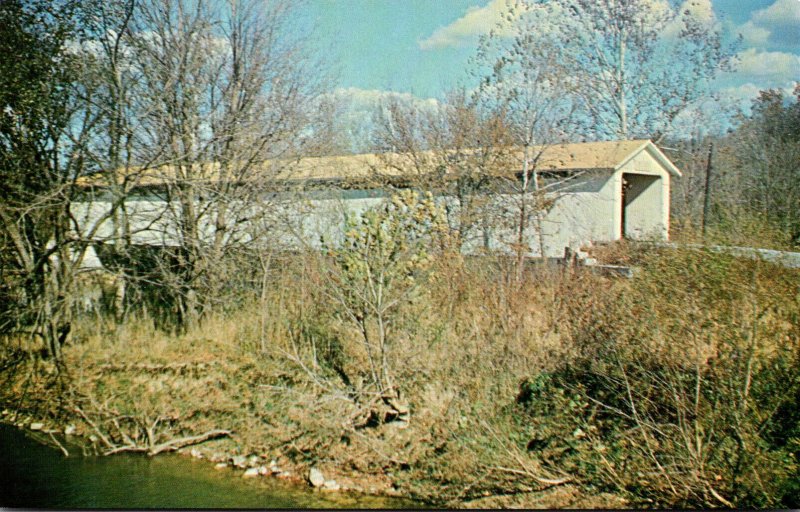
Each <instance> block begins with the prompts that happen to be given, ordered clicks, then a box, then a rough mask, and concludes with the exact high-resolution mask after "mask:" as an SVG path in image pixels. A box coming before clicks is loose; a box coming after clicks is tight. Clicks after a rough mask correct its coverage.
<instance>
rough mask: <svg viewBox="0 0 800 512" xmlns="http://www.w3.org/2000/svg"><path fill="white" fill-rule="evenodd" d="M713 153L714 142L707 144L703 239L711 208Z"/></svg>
mask: <svg viewBox="0 0 800 512" xmlns="http://www.w3.org/2000/svg"><path fill="white" fill-rule="evenodd" d="M713 155H714V143H713V142H712V143H711V144H709V145H708V163H707V164H706V189H705V193H704V194H703V240H705V238H706V227H707V226H708V214H709V210H711V171H712V164H711V161H712V157H713Z"/></svg>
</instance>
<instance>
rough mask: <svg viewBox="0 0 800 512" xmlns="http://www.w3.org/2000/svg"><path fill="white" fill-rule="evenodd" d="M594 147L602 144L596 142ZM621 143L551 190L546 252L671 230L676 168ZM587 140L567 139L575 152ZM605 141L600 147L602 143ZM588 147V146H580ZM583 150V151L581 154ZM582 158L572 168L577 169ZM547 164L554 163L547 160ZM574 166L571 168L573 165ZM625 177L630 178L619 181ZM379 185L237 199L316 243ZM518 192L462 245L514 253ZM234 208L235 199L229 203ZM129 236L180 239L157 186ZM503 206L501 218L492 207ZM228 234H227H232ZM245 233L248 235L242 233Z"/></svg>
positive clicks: (282, 234)
mask: <svg viewBox="0 0 800 512" xmlns="http://www.w3.org/2000/svg"><path fill="white" fill-rule="evenodd" d="M593 144H595V147H599V145H602V144H612V143H593ZM624 144H628V146H626V147H631V148H633V149H631V150H626V152H625V153H624V154H623V155H622V156H621V157H620V158H621V160H620V161H617V162H605V161H604V162H603V163H602V165H601V164H600V163H598V164H597V165H596V166H595V168H590V169H589V170H585V168H584V170H582V171H580V172H576V173H575V175H576V176H577V177H575V178H574V179H572V180H569V181H568V182H567V183H566V184H565V185H563V186H561V187H560V190H557V189H556V190H555V191H554V192H552V193H551V194H549V198H550V199H552V200H553V201H552V203H551V206H550V208H549V210H548V211H547V212H546V214H545V215H544V216H543V221H542V230H543V235H544V236H543V239H544V240H543V241H544V256H546V257H560V256H563V254H564V248H565V247H568V246H569V247H573V248H575V247H578V246H582V245H586V244H588V243H591V242H604V241H613V240H618V239H620V238H621V237H626V238H632V239H639V240H641V239H649V240H660V241H664V240H667V239H668V233H669V193H670V178H671V176H673V175H674V176H680V171H678V170H677V169H676V168H675V167H674V166H673V165H672V164H671V163H670V162H669V161H668V160H666V157H664V155H663V154H662V153H660V151H659V150H658V149H657V148H656V147H655V146H654V145H653V144H652V143H650V142H649V141H629V142H625V143H624ZM586 146H587V145H570V146H569V148H567V149H568V150H567V151H566V153H565V154H568V155H569V154H570V153H569V151H572V149H570V148H577V149H575V150H574V151H575V154H577V153H578V152H579V151H580V150H581V148H585V147H586ZM601 149H602V148H601ZM584 151H585V149H584ZM583 158H585V156H584V157H583ZM579 164H580V162H578V163H573V167H572V168H571V169H573V170H574V169H576V168H577V169H580V167H579ZM551 169H557V168H555V167H551ZM570 172H572V171H570ZM623 183H627V186H625V187H623ZM384 196H385V194H384V193H383V192H382V191H380V190H337V189H333V188H332V189H327V190H324V191H312V192H306V193H300V194H291V195H290V194H285V195H282V194H275V195H273V196H272V197H270V198H268V199H267V198H265V200H264V201H263V202H259V203H258V204H252V205H249V206H248V205H242V204H239V205H238V206H239V208H240V209H241V210H247V211H246V212H245V213H246V214H247V215H246V216H247V217H248V218H251V219H254V218H257V219H259V220H258V222H260V223H261V222H263V223H264V224H263V225H264V226H265V227H266V232H267V233H268V237H267V240H268V242H266V243H268V244H269V245H270V246H275V247H281V248H303V247H307V248H319V247H320V244H321V240H323V239H324V240H325V241H327V242H328V243H333V244H335V243H337V242H338V241H339V240H341V237H342V231H343V230H342V228H343V225H344V219H345V217H346V215H348V214H349V215H360V214H362V213H363V212H364V211H366V210H367V209H369V208H373V207H376V206H378V205H380V204H381V203H382V202H383V201H384ZM437 200H438V201H441V202H446V203H448V206H449V207H450V209H451V210H453V209H457V207H458V204H457V200H456V198H454V197H439V198H438V199H437ZM515 201H516V198H515V197H514V196H511V195H504V194H496V195H494V196H493V197H492V199H491V200H490V201H489V203H490V205H489V207H488V211H490V212H492V213H491V214H490V215H489V216H488V217H487V219H488V222H486V223H485V225H486V226H487V227H488V230H487V231H484V230H483V228H482V227H481V226H480V223H479V225H477V226H476V227H475V228H473V230H472V231H471V232H470V233H468V234H467V235H468V236H467V237H465V243H464V247H463V250H464V252H466V253H476V252H478V251H481V250H483V248H484V247H487V246H488V247H487V248H488V249H489V250H491V251H498V252H507V253H513V252H514V251H513V249H512V248H513V247H514V244H515V243H516V231H515V229H514V226H515V225H516V222H517V221H518V220H517V219H518V212H515V209H516V208H515ZM233 206H234V209H236V208H235V206H236V205H233ZM109 207H110V203H109V202H108V201H107V200H106V201H103V200H98V201H95V202H91V203H89V202H87V203H82V204H80V203H79V204H76V205H75V213H76V214H77V218H78V219H80V222H81V223H82V224H83V225H84V226H86V227H90V226H92V225H93V223H95V222H96V221H97V220H98V219H100V218H101V216H102V215H103V214H105V213H106V212H107V211H108V208H109ZM126 210H127V212H128V215H129V218H130V224H131V232H132V241H133V243H134V244H142V245H160V246H174V245H178V244H179V236H180V234H179V231H178V230H177V229H176V228H177V225H178V224H177V222H176V219H177V216H176V215H177V212H179V211H180V209H179V208H178V205H177V204H172V205H170V204H167V203H166V202H165V201H164V200H162V199H160V198H158V196H157V195H155V194H152V193H151V194H150V195H144V194H143V195H140V196H138V197H137V196H134V197H132V198H131V199H129V200H128V201H127V202H126ZM500 211H505V215H504V216H502V217H500V218H498V216H497V212H500ZM235 222H236V219H231V223H232V224H231V226H230V228H231V229H230V230H229V232H230V233H239V234H241V233H242V232H246V231H247V230H248V226H247V223H246V222H245V223H239V224H237V225H236V226H234V225H233V224H234V223H235ZM112 226H113V224H112V220H111V219H107V220H106V221H105V222H104V223H103V225H102V227H101V229H100V230H98V232H97V234H96V236H95V238H96V239H97V240H98V241H105V242H109V243H113V240H112V239H111V236H112ZM537 226H538V223H537V221H536V218H535V216H533V215H532V216H531V217H530V221H529V223H528V229H527V230H526V233H525V239H526V244H527V246H528V248H529V252H528V254H529V255H530V256H539V255H540V252H541V251H540V246H539V235H538V231H537ZM201 230H202V232H203V234H204V236H205V237H208V239H209V240H210V239H211V237H212V236H213V215H209V216H208V221H207V222H206V223H205V224H204V225H203V226H201ZM229 236H231V235H229ZM242 240H243V241H247V240H248V239H247V236H246V235H245V237H244V238H243V239H242Z"/></svg>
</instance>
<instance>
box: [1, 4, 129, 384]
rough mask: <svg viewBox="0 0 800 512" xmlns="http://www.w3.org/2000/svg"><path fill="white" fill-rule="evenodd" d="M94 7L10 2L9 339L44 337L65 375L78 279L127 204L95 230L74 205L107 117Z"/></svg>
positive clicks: (5, 215)
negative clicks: (93, 64)
mask: <svg viewBox="0 0 800 512" xmlns="http://www.w3.org/2000/svg"><path fill="white" fill-rule="evenodd" d="M94 7H95V4H87V3H83V4H79V3H77V2H66V3H61V4H55V5H51V4H49V3H48V2H28V3H22V2H6V3H3V4H2V6H0V16H2V18H3V22H2V24H1V25H2V27H3V30H4V33H3V37H2V38H0V39H1V40H2V44H3V45H4V46H5V47H4V48H3V49H2V51H3V53H4V54H5V55H17V56H18V58H15V59H3V62H2V72H0V75H2V77H3V84H2V87H0V89H2V99H1V100H0V103H2V108H3V114H2V121H1V122H0V123H1V128H0V162H1V163H0V169H2V171H0V172H2V179H0V183H2V197H3V200H2V202H0V220H2V223H0V240H2V244H3V245H2V252H1V253H0V278H1V279H2V287H3V295H4V296H5V297H4V298H5V299H7V300H4V301H2V303H3V306H2V310H0V315H2V318H1V319H0V331H2V332H3V333H5V334H8V333H11V334H17V335H19V334H20V333H28V334H30V335H31V336H34V337H38V338H41V339H42V340H43V341H44V343H45V346H46V348H47V352H48V353H49V355H50V356H51V357H52V358H53V359H54V360H55V362H56V363H57V368H59V369H60V368H61V367H62V363H63V361H62V358H61V346H62V345H63V343H64V342H65V341H66V340H67V338H68V336H69V333H70V331H71V327H72V318H73V312H74V306H75V301H76V293H75V290H76V281H77V277H78V274H79V272H80V271H81V268H82V262H83V260H84V258H85V256H86V251H87V249H88V247H89V245H90V241H91V240H92V239H93V237H94V236H95V235H96V234H97V233H98V230H99V229H100V226H101V225H102V223H103V222H104V221H105V220H107V219H109V218H110V217H111V216H113V214H114V212H115V210H116V208H117V207H118V206H119V204H120V201H114V202H112V206H111V208H110V209H109V210H108V211H106V212H104V213H103V214H102V215H100V216H99V217H98V218H96V219H95V220H94V222H91V223H82V222H80V219H79V214H78V213H79V212H78V210H76V207H75V203H76V201H78V200H79V199H81V196H82V191H81V190H80V187H77V186H76V184H77V182H78V181H79V180H80V179H81V178H82V176H83V175H84V174H86V173H88V172H92V171H96V170H97V166H96V163H95V162H94V161H93V159H92V158H91V151H90V146H91V144H92V141H93V140H94V139H95V137H97V134H98V132H99V131H101V130H102V129H103V127H104V123H105V122H106V120H107V119H108V118H107V115H106V114H107V113H106V112H104V111H102V110H100V109H96V108H94V102H95V100H97V99H98V98H99V97H100V96H101V93H100V92H99V89H100V88H99V87H98V82H97V81H96V80H94V77H92V76H91V74H90V73H88V71H87V66H86V65H85V63H84V62H83V60H82V53H81V51H80V47H79V46H80V45H79V44H78V41H80V40H83V41H85V42H87V43H92V42H96V37H95V36H96V34H95V33H93V32H92V29H91V27H90V26H89V24H88V23H86V19H88V18H91V15H90V13H91V12H92V9H93V8H94Z"/></svg>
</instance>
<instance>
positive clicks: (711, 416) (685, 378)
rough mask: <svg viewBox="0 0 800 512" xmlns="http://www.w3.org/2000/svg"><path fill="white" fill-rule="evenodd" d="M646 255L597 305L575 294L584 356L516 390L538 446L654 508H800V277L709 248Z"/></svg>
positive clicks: (575, 338)
mask: <svg viewBox="0 0 800 512" xmlns="http://www.w3.org/2000/svg"><path fill="white" fill-rule="evenodd" d="M642 259H643V261H644V264H645V268H646V270H645V272H644V273H643V275H642V277H641V279H639V280H637V281H636V282H634V283H633V285H632V286H630V287H617V288H615V289H611V290H609V291H607V292H606V293H605V294H604V295H603V296H602V297H595V300H594V301H593V303H592V310H591V313H590V314H587V312H586V307H585V304H586V302H585V301H586V297H584V298H583V299H584V300H582V301H573V302H572V307H573V310H574V311H573V315H572V316H571V318H572V321H571V331H572V343H573V345H574V347H575V353H576V356H575V357H574V358H572V359H571V360H564V361H563V362H562V364H561V365H560V367H559V368H557V369H556V370H555V371H554V372H553V373H552V374H550V375H539V376H537V377H536V378H533V379H531V380H529V381H526V382H525V383H524V384H523V385H522V386H521V389H520V393H519V396H518V402H519V407H520V411H521V413H523V415H524V417H526V418H528V421H529V424H528V433H529V436H530V442H529V446H530V447H532V448H535V449H536V450H537V451H538V452H539V454H540V456H541V457H543V459H544V460H547V461H548V462H550V463H552V464H553V465H556V466H560V467H562V468H565V469H568V470H571V471H576V472H577V473H578V474H579V475H580V476H581V478H583V479H585V481H586V482H588V483H591V484H593V485H596V486H598V487H600V488H605V489H613V490H616V491H618V492H622V493H624V494H626V495H627V496H630V497H632V498H633V499H637V500H645V501H646V502H650V503H655V504H657V505H659V506H720V505H723V506H754V507H765V506H766V507H770V506H772V507H774V506H797V505H798V502H797V497H796V496H797V494H796V486H797V484H796V481H797V471H798V466H797V461H796V456H797V454H798V451H797V448H798V438H797V427H796V425H797V423H796V421H795V420H796V415H797V413H796V411H797V410H798V407H799V406H800V402H798V391H800V378H799V377H798V376H799V375H800V350H798V349H799V348H800V347H799V346H798V339H799V338H798V334H799V333H798V322H797V319H798V314H799V313H800V303H799V301H798V295H797V292H796V284H795V283H796V278H797V276H796V272H794V271H790V270H785V269H780V268H776V267H773V266H771V265H767V264H764V263H761V262H753V261H742V260H737V259H734V258H732V257H729V256H722V255H717V254H712V253H708V252H671V253H662V254H658V255H656V256H652V255H651V256H643V258H642ZM598 299H599V300H598Z"/></svg>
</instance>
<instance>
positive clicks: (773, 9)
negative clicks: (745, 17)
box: [739, 0, 800, 48]
mask: <svg viewBox="0 0 800 512" xmlns="http://www.w3.org/2000/svg"><path fill="white" fill-rule="evenodd" d="M739 31H740V32H741V34H742V37H743V38H744V42H745V43H746V44H748V45H752V46H757V47H759V48H764V47H766V46H767V45H768V44H769V43H771V44H773V45H776V46H784V47H794V48H797V47H798V46H800V0H776V1H775V2H774V3H773V4H772V5H770V6H769V7H767V8H766V9H761V10H758V11H756V12H754V13H753V15H752V17H751V18H750V21H748V22H747V23H745V24H744V25H742V26H741V27H740V29H739Z"/></svg>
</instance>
